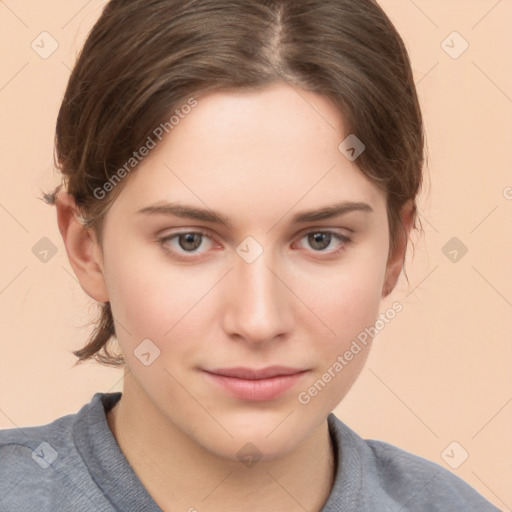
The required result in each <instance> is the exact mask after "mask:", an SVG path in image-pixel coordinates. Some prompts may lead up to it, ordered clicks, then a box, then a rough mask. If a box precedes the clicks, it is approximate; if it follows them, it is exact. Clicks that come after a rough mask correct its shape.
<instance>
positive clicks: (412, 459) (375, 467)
mask: <svg viewBox="0 0 512 512" xmlns="http://www.w3.org/2000/svg"><path fill="white" fill-rule="evenodd" d="M332 416H333V419H331V421H330V423H331V428H332V429H334V430H335V431H336V432H337V436H338V441H339V442H340V443H341V458H342V459H343V451H344V450H345V452H348V454H349V455H348V457H349V459H350V461H351V465H352V466H359V470H358V471H359V479H360V481H361V488H360V492H361V493H363V494H365V495H366V496H370V497H371V498H369V499H367V500H366V502H365V504H366V506H376V504H379V503H380V504H384V503H386V504H387V505H388V507H391V508H390V510H392V509H393V507H396V506H397V505H399V506H398V509H400V510H402V512H406V511H415V512H418V511H429V512H441V511H446V510H454V511H459V510H460V511H465V512H496V511H498V510H499V509H498V508H496V507H495V506H494V505H493V504H491V503H490V502H489V501H487V500H486V499H485V498H484V497H483V496H482V495H481V494H479V493H478V492H477V491H476V490H475V489H473V488H472V487H471V486H470V485H469V484H467V483H466V482H465V481H464V480H462V479H461V478H459V477H458V476H457V475H455V474H454V473H452V472H451V471H449V470H448V469H446V468H443V467H442V466H440V465H439V464H436V463H434V462H432V461H429V460H427V459H425V458H423V457H420V456H418V455H414V454H412V453H410V452H408V451H406V450H403V449H401V448H398V447H396V446H393V445H391V444H389V443H386V442H383V441H377V440H367V439H363V438H361V437H360V436H359V435H357V434H356V433H355V432H354V431H352V430H351V429H350V428H349V427H347V426H346V425H345V424H344V423H342V422H341V421H340V420H339V419H338V418H336V417H335V416H334V415H332ZM345 454H346V455H347V453H345ZM341 465H342V466H343V461H342V463H341ZM348 470H349V468H346V467H345V471H348ZM370 502H371V503H370ZM400 507H402V508H400ZM382 510H386V507H384V508H382Z"/></svg>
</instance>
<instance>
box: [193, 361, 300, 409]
mask: <svg viewBox="0 0 512 512" xmlns="http://www.w3.org/2000/svg"><path fill="white" fill-rule="evenodd" d="M203 373H204V374H205V376H206V377H207V378H208V379H209V380H210V381H213V382H214V383H215V384H216V385H217V386H219V387H220V388H221V389H222V390H223V391H225V392H227V393H229V394H230V395H232V396H235V397H236V398H239V399H242V400H247V401H251V402H265V401H269V400H275V399H277V398H279V397H280V396H281V395H283V394H284V393H286V392H287V391H288V390H290V389H291V388H292V387H293V386H295V385H296V384H297V383H298V382H299V381H300V380H301V379H302V378H303V377H304V375H306V374H307V373H309V370H305V369H302V368H290V367H287V366H269V367H266V368H261V369H254V368H244V367H235V368H215V369H211V370H203Z"/></svg>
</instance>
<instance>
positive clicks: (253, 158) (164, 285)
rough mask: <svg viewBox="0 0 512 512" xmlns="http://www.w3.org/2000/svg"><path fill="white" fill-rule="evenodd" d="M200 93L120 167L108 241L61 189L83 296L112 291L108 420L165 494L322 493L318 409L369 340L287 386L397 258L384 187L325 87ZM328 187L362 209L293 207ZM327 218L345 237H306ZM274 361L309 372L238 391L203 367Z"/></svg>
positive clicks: (182, 504) (213, 498)
mask: <svg viewBox="0 0 512 512" xmlns="http://www.w3.org/2000/svg"><path fill="white" fill-rule="evenodd" d="M197 99H198V102H199V103H198V106H197V107H196V108H194V110H193V111H192V112H191V113H190V114H189V115H188V116H187V117H186V118H185V119H183V120H182V121H181V122H180V123H179V124H178V125H177V126H175V128H174V130H173V131H172V132H171V134H170V135H169V136H168V137H167V138H166V139H164V140H163V142H161V143H159V144H158V146H157V148H156V149H154V150H152V151H151V153H150V155H149V156H148V157H146V159H145V160H144V161H143V162H142V163H141V164H140V166H139V167H138V168H137V170H136V171H134V172H133V174H131V175H129V176H128V177H127V178H125V180H126V182H125V183H123V186H124V188H123V189H122V191H121V193H120V195H119V197H118V198H117V199H116V201H115V202H114V204H113V205H112V207H111V209H110V210H109V212H108V214H107V217H106V223H105V229H104V235H103V237H104V238H103V250H100V248H99V246H98V243H97V240H96V238H95V236H94V233H93V232H91V231H88V230H86V229H84V227H83V226H82V224H80V222H79V221H78V219H77V216H76V207H75V205H74V203H73V201H72V198H70V197H69V196H68V195H66V194H65V193H61V194H60V196H59V200H58V204H57V212H58V223H59V228H60V231H61V234H62V237H63V240H64V243H65V246H66V250H67V252H68V256H69V260H70V263H71V265H72V267H73V269H74V271H75V273H76V275H77V277H78V279H79V281H80V283H81V286H82V288H83V290H84V291H85V292H86V293H87V294H88V295H89V296H90V297H92V298H94V299H95V300H97V301H99V302H106V301H110V304H111V307H112V311H113V316H114V318H115V321H116V333H117V339H118V342H119V345H120V348H121V350H122V352H123V355H124V357H125V360H126V367H125V379H124V387H123V396H122V398H121V400H120V402H119V404H118V405H117V406H116V407H115V408H114V409H113V410H112V411H111V412H110V413H109V414H108V422H109V425H110V428H111V429H112V432H113V434H114V436H115V438H116V440H117V442H118V444H119V446H120V448H121V449H122V451H123V453H124V454H125V456H126V458H127V459H128V461H129V462H130V464H131V465H132V467H133V468H134V470H135V472H136V473H137V475H138V476H139V478H140V479H141V481H142V483H143V484H144V486H145V487H146V489H147V490H148V492H149V493H150V494H151V495H152V496H153V498H154V499H155V501H156V502H157V503H158V504H159V506H160V507H161V508H162V509H163V510H194V508H196V509H197V510H199V511H201V512H203V511H213V510H224V511H234V510H236V511H245V510H247V511H252V512H255V511H256V512H257V511H268V510H287V511H294V510H303V509H306V510H313V511H314V510H320V509H321V507H322V505H323V504H324V503H325V501H326V500H327V497H328V495H329V493H330V491H331V487H332V483H333V479H334V460H333V452H332V447H331V442H330V436H329V432H328V426H327V419H326V418H327V416H328V414H329V413H330V412H331V411H332V410H333V409H334V408H335V407H336V405H337V404H338V403H339V402H340V401H341V399H342V398H343V397H344V396H345V394H346V393H347V391H348V390H349V389H350V387H351V386H352V384H353V383H354V381H355V380H356V378H357V376H358V375H359V374H360V372H361V370H362V367H363V365H364V362H365V360H366V357H367V355H368V347H369V346H370V344H368V346H367V348H366V349H364V350H362V351H361V352H360V353H359V354H357V355H356V356H355V357H354V359H353V360H352V361H350V363H349V364H348V365H347V366H346V367H345V368H344V369H343V371H342V372H341V373H339V374H338V375H337V376H336V377H335V378H333V379H332V380H331V382H330V383H328V385H327V386H326V387H325V388H324V389H323V390H322V391H321V392H320V393H319V394H318V395H317V396H316V397H314V398H313V399H312V400H311V402H310V403H309V404H307V405H303V404H301V403H299V401H298V399H297V395H298V393H299V392H301V391H305V390H307V389H308V388H309V387H310V386H311V385H312V384H313V383H314V382H315V381H317V380H318V379H319V378H321V376H322V374H323V373H324V372H325V371H326V370H327V369H328V368H329V367H331V366H332V365H333V363H334V362H335V361H336V358H337V357H338V355H340V354H343V353H344V352H345V351H346V350H347V349H348V348H349V347H350V344H351V343H352V341H353V340H354V339H355V338H356V336H357V335H358V334H359V333H360V332H361V331H363V330H364V328H365V327H367V326H370V325H373V324H374V322H375V320H376V319H377V317H378V314H379V306H380V302H381V299H382V297H383V296H385V295H386V294H387V293H389V292H390V291H391V290H392V289H393V288H394V287H395V285H396V282H397V279H398V277H399V275H400V272H401V270H402V266H403V260H404V255H405V249H406V239H404V240H402V241H401V242H400V243H399V244H398V248H397V251H396V252H395V254H388V252H389V235H388V219H387V213H386V198H385V195H384V194H383V193H382V191H380V190H379V189H378V188H377V187H376V186H375V185H374V184H373V183H372V182H371V181H369V180H368V179H367V178H366V177H365V176H364V175H363V174H362V173H361V172H360V171H359V170H358V168H357V166H356V162H350V161H349V160H348V159H346V158H345V157H344V156H343V154H342V153H341V152H340V151H339V150H338V146H339V144H340V143H341V141H342V140H344V139H345V137H346V136H347V135H348V133H346V131H345V129H344V126H343V119H342V116H341V115H340V113H339V112H338V111H337V109H336V108H335V107H334V106H333V105H332V104H331V103H330V102H329V101H328V100H327V99H325V98H324V97H322V96H318V95H316V94H313V93H310V92H307V91H303V90H296V89H294V88H292V87H290V86H288V85H286V84H283V83H277V84H274V85H272V86H270V87H267V88H266V89H264V90H262V91H258V92H251V93H247V92H246V93H240V92H237V91H223V92H219V91H217V92H213V93H212V92H211V93H208V94H206V95H204V96H200V97H197ZM160 201H168V202H174V201H180V202H182V203H186V204H188V205H192V206H195V207H200V208H209V209H211V210H214V211H216V212H219V213H221V214H222V215H224V216H226V217H228V218H229V219H230V221H231V223H232V229H231V230H228V229H227V228H226V227H225V226H222V225H220V224H215V223H212V222H207V221H203V220H201V221H198V220H196V219H188V218H179V217H174V216H165V215H143V214H140V213H137V211H138V210H140V209H142V208H145V207H147V206H150V205H153V204H155V203H157V202H160ZM341 201H358V202H364V203H367V204H368V205H370V206H371V209H372V212H363V211H351V212H349V213H346V214H344V215H341V216H338V217H335V218H330V219H325V220H319V221H309V222H307V223H304V224H300V225H295V224H292V223H291V218H292V217H293V215H294V214H296V213H298V212H302V211H304V210H316V209H320V208H323V207H325V206H328V205H331V204H334V203H338V202H341ZM411 212H412V210H411V208H410V204H408V205H406V208H404V210H403V213H402V221H403V224H404V227H405V229H406V232H407V233H409V231H410V229H411V225H412V221H413V219H412V214H411ZM198 229H201V230H206V232H207V233H208V235H209V237H203V238H202V241H201V238H200V237H199V239H198V240H197V241H198V242H201V245H200V246H199V248H197V249H189V252H188V253H187V247H191V246H192V244H190V242H189V246H187V244H186V242H187V241H186V240H183V237H182V238H181V243H182V246H180V243H179V242H180V238H179V237H174V238H173V239H172V240H168V241H167V242H164V244H163V245H162V243H160V242H159V241H158V239H159V238H162V237H164V236H170V235H175V234H176V233H177V232H180V233H183V232H185V233H186V232H190V231H192V232H194V231H197V230H198ZM322 230H323V231H325V230H332V231H334V232H335V233H339V234H342V235H345V236H348V237H349V238H350V242H342V241H339V240H337V239H336V238H335V237H334V236H333V237H332V238H331V241H330V242H329V239H328V238H326V240H324V241H322V239H320V241H319V242H317V243H316V244H315V240H314V239H313V240H312V239H311V237H308V236H307V235H308V233H311V232H317V231H322ZM248 236H251V237H253V238H254V239H255V240H256V241H257V243H258V244H259V245H260V246H261V247H262V249H263V253H262V254H261V255H260V256H259V257H258V258H257V259H256V260H255V261H253V262H252V263H247V262H246V261H245V260H244V259H243V258H242V257H240V256H239V255H238V253H237V252H236V248H237V247H238V246H239V245H240V244H241V243H242V241H244V239H245V238H246V237H248ZM322 243H323V245H322ZM166 247H167V248H168V249H170V250H173V251H174V253H167V252H166V251H165V248H166ZM183 247H185V248H183ZM336 249H340V252H338V253H337V254H334V251H335V250H336ZM176 255H181V256H183V257H185V258H187V257H188V259H187V260H186V261H183V260H179V259H177V256H176ZM148 338H149V339H150V340H152V342H153V343H154V344H155V345H156V346H157V347H158V348H159V350H160V356H159V357H157V358H156V359H155V360H154V361H153V362H152V363H151V364H150V365H149V366H145V365H144V364H142V363H141V361H140V360H139V359H138V358H137V357H136V356H135V354H134V350H135V349H136V348H137V346H138V345H139V344H140V343H141V342H142V340H144V339H148ZM274 364H278V365H286V366H292V367H296V368H303V369H307V370H308V372H307V373H305V374H304V376H303V377H302V378H301V379H300V380H299V382H298V383H297V384H296V385H295V386H294V387H293V388H292V389H290V390H289V391H287V392H286V393H285V394H283V395H282V396H280V397H278V398H276V399H274V400H270V401H264V402H249V401H245V400H242V399H239V398H235V397H233V396H231V395H229V394H227V393H226V392H225V391H224V390H223V389H221V388H219V387H218V386H216V385H214V384H213V383H212V382H211V381H210V380H209V379H208V378H206V376H205V374H204V373H203V372H202V371H201V370H202V369H205V368H215V367H233V366H246V367H251V368H258V369H259V368H263V367H266V366H270V365H274ZM248 442H250V443H252V444H253V445H255V446H256V447H257V448H258V450H259V452H261V454H262V458H261V459H260V460H259V461H258V462H257V463H256V464H255V465H253V466H252V467H247V466H246V465H245V464H243V463H242V462H241V461H240V460H239V459H238V458H237V453H238V451H239V450H240V449H241V448H242V447H243V446H244V445H246V443H248ZM205 497H207V498H205Z"/></svg>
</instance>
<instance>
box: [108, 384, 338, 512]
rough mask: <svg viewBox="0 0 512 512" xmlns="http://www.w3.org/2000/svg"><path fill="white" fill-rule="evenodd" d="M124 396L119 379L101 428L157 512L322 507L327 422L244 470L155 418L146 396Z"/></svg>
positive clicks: (328, 479)
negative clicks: (107, 431)
mask: <svg viewBox="0 0 512 512" xmlns="http://www.w3.org/2000/svg"><path fill="white" fill-rule="evenodd" d="M130 391H131V390H130V388H127V381H126V380H125V389H124V390H123V395H122V398H121V400H120V401H119V402H118V403H117V404H116V406H115V407H114V408H113V409H112V410H111V411H109V413H108V414H107V422H108V424H109V426H110V429H111V430H112V433H113V435H114V437H115V439H116V441H117V443H118V445H119V447H120V448H121V451H122V452H123V454H124V456H125V457H126V459H127V460H128V462H129V463H130V465H131V467H132V468H133V470H134V471H135V473H136V474H137V476H138V477H139V479H140V481H141V482H142V484H143V485H144V487H145V488H146V490H147V491H148V493H149V494H150V495H151V496H152V498H153V499H154V501H155V502H156V503H157V504H158V505H159V507H160V508H161V509H162V510H164V511H171V510H187V511H190V512H194V511H195V510H196V509H197V511H201V512H209V511H218V510H224V511H230V510H236V511H237V512H245V511H247V512H249V511H250V512H259V511H262V512H263V511H265V512H266V511H268V510H287V511H295V510H297V511H304V510H311V511H319V510H321V508H322V506H323V505H324V503H325V502H326V500H327V498H328V496H329V493H330V491H331V489H332V485H333V482H334V475H335V467H334V454H333V449H332V444H331V439H330V435H329V430H328V424H327V420H325V421H324V422H323V423H322V424H321V425H320V426H319V427H318V428H317V429H316V430H315V431H314V432H313V435H311V436H310V437H309V438H308V439H306V441H304V442H303V443H302V444H301V445H300V446H298V447H296V448H295V449H294V450H293V451H292V452H290V453H288V454H287V455H285V456H283V457H280V458H278V459H274V460H260V461H258V462H257V463H256V464H254V465H252V466H250V467H246V466H244V465H242V464H240V462H239V461H233V460H229V459H226V458H224V457H222V456H219V455H218V454H215V453H212V452H211V451H209V450H206V449H205V448H204V447H203V446H201V445H199V444H197V443H196V442H195V441H194V440H192V439H190V437H188V436H187V435H186V434H185V433H184V432H183V431H181V430H180V429H179V428H177V426H176V425H174V424H172V423H171V422H170V421H169V420H168V419H167V418H165V417H162V415H161V413H159V411H158V409H157V408H156V407H154V404H152V402H151V400H150V399H149V398H146V401H145V403H144V402H142V401H140V400H134V399H133V395H132V394H131V393H130ZM148 402H149V403H150V404H151V405H148ZM143 403H144V405H143V406H142V405H141V404H143Z"/></svg>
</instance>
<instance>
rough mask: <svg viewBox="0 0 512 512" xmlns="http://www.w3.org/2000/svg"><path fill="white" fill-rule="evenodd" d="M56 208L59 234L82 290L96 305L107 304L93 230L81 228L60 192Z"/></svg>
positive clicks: (68, 197)
mask: <svg viewBox="0 0 512 512" xmlns="http://www.w3.org/2000/svg"><path fill="white" fill-rule="evenodd" d="M56 207H57V223H58V225H59V231H60V234H61V235H62V239H63V241H64V245H65V246H66V252H67V254H68V258H69V262H70V264H71V266H72V267H73V270H74V271H75V274H76V276H77V278H78V281H79V282H80V286H81V287H82V290H83V291H84V292H85V293H86V294H87V295H89V297H91V298H93V299H95V300H97V301H98V302H108V300H109V299H108V293H107V288H106V284H105V278H104V276H103V262H102V256H101V249H100V247H99V244H98V242H97V240H96V236H95V235H94V232H93V230H92V229H87V228H86V227H85V226H84V224H83V222H82V220H81V216H80V213H79V210H78V208H77V206H76V203H75V201H74V200H73V197H72V196H71V195H69V194H68V193H67V192H65V191H64V190H61V191H60V192H59V194H58V196H57V201H56Z"/></svg>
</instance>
